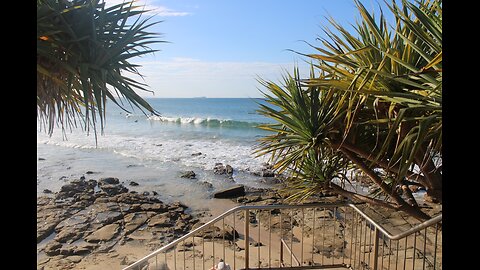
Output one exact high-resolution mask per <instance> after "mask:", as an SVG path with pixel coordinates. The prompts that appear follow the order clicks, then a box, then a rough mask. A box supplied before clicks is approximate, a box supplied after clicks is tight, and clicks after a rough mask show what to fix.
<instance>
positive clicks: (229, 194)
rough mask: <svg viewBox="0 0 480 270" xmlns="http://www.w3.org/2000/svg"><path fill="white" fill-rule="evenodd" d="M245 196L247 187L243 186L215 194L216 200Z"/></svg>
mask: <svg viewBox="0 0 480 270" xmlns="http://www.w3.org/2000/svg"><path fill="white" fill-rule="evenodd" d="M244 195H245V187H244V186H243V185H236V186H233V187H230V188H227V189H224V190H220V191H217V192H215V193H214V194H213V197H214V198H217V199H222V198H223V199H225V198H236V197H240V196H244Z"/></svg>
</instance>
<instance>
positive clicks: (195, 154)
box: [192, 152, 202, 157]
mask: <svg viewBox="0 0 480 270" xmlns="http://www.w3.org/2000/svg"><path fill="white" fill-rule="evenodd" d="M201 155H202V153H201V152H198V153H193V154H192V157H196V156H201Z"/></svg>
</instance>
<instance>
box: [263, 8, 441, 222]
mask: <svg viewBox="0 0 480 270" xmlns="http://www.w3.org/2000/svg"><path fill="white" fill-rule="evenodd" d="M355 4H356V6H357V9H358V11H359V14H360V18H361V19H360V20H359V21H357V22H356V24H355V25H353V27H354V30H355V32H356V33H352V32H349V31H348V30H346V29H345V28H344V27H342V26H341V25H340V24H338V23H337V22H336V21H335V20H334V19H332V18H329V19H328V22H329V23H330V25H331V26H333V29H335V30H336V31H335V32H334V31H331V30H330V29H329V28H328V27H324V28H323V30H324V33H325V35H326V38H321V39H319V41H320V42H321V44H322V45H323V46H314V45H310V46H311V47H312V48H313V49H314V50H315V51H316V53H310V54H305V53H300V54H301V55H303V56H305V57H307V59H310V62H311V72H310V76H309V78H300V76H299V73H298V71H297V70H295V71H294V74H293V76H292V75H290V74H287V75H286V76H285V78H284V84H283V85H278V84H276V83H274V82H269V81H263V80H261V83H262V85H263V86H264V87H265V88H266V89H267V90H269V91H268V92H269V93H268V92H267V91H263V92H264V95H265V99H266V101H267V102H268V103H270V104H271V105H273V106H271V105H262V106H260V109H259V112H260V113H262V114H263V115H265V116H267V117H269V118H272V119H274V120H275V123H273V124H266V125H262V126H261V128H262V129H265V130H269V131H272V135H269V136H265V137H264V138H262V139H261V142H260V144H259V147H258V149H257V153H258V154H259V155H267V154H268V155H270V156H271V159H272V161H273V163H274V168H276V169H277V170H278V171H279V172H285V173H287V174H288V175H289V177H288V179H287V184H289V187H290V188H292V187H293V188H294V189H295V190H297V191H298V192H297V193H295V194H294V195H293V196H292V198H305V197H307V196H309V195H311V194H314V193H316V192H318V191H322V190H329V191H333V192H336V193H338V194H341V195H344V196H346V197H348V198H351V199H352V200H356V201H363V202H367V203H373V204H377V205H381V206H384V207H388V208H392V209H395V210H400V211H404V212H406V213H408V214H410V215H412V216H415V217H417V218H419V219H426V218H428V215H426V214H425V213H424V212H422V211H421V209H420V207H419V206H418V204H417V202H416V200H415V198H414V197H413V196H412V194H411V192H410V189H409V188H408V185H410V184H416V185H420V186H423V187H424V188H425V189H426V192H427V194H428V196H430V197H431V198H433V199H434V200H437V201H439V202H441V201H442V165H441V161H442V27H441V26H442V2H441V1H438V0H432V1H428V0H427V1H417V2H415V3H411V2H407V1H402V5H401V6H398V5H397V4H396V3H395V2H393V3H391V4H387V6H388V9H389V11H390V12H392V14H393V15H394V18H395V25H389V24H387V21H386V19H385V17H384V16H383V12H380V18H379V19H378V18H377V19H378V20H377V19H376V18H375V16H374V15H373V14H371V13H369V12H368V11H367V10H366V9H365V7H364V6H363V5H362V4H361V3H360V2H359V1H355ZM351 170H359V171H361V172H362V173H363V174H365V175H366V176H368V177H369V178H370V179H371V180H372V182H373V183H374V184H375V185H376V187H377V192H375V193H372V194H367V195H365V194H359V193H356V192H354V191H352V190H349V189H347V188H346V186H344V185H342V184H339V183H346V182H348V181H350V178H351V177H350V178H349V176H348V174H347V172H348V171H351ZM335 179H338V181H336V180H335ZM342 181H343V182H342ZM379 194H381V195H383V196H378V195H379Z"/></svg>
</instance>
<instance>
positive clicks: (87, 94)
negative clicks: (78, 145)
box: [37, 0, 164, 135]
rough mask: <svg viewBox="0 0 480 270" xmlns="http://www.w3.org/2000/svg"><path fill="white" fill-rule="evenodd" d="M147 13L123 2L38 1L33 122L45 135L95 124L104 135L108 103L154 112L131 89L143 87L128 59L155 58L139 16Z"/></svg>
mask: <svg viewBox="0 0 480 270" xmlns="http://www.w3.org/2000/svg"><path fill="white" fill-rule="evenodd" d="M147 11H148V10H145V9H144V8H143V7H142V6H139V5H136V4H134V1H125V2H123V3H121V4H116V5H112V6H109V7H107V6H106V5H105V1H103V0H72V1H63V0H37V118H38V119H39V120H40V122H41V123H42V127H44V128H45V131H47V132H48V133H49V134H52V133H53V130H54V127H55V126H56V125H60V126H61V127H62V129H63V130H64V129H65V128H66V127H72V126H77V125H80V126H81V127H82V128H84V129H85V130H86V131H87V132H88V131H89V130H90V128H93V129H94V131H95V135H96V134H97V123H98V122H100V128H101V131H102V132H103V128H104V120H105V104H106V101H107V99H109V100H111V101H113V103H115V104H117V105H118V106H120V107H121V108H123V109H124V110H126V111H128V110H127V106H126V105H129V106H130V107H132V108H133V107H134V106H135V107H137V108H139V109H140V110H142V112H145V111H146V112H148V113H153V114H156V111H155V110H154V109H153V108H152V107H151V106H150V105H149V104H148V103H147V102H146V101H145V100H144V99H143V98H141V97H140V96H139V95H138V94H137V93H136V92H135V90H140V91H150V90H148V89H147V85H146V84H144V83H142V82H139V81H138V80H133V79H131V77H128V76H127V74H134V75H137V76H140V77H142V74H140V73H139V71H138V69H137V68H138V65H136V64H134V63H132V62H130V61H131V58H134V57H141V56H143V55H145V54H150V53H154V52H155V51H157V50H154V49H151V48H150V47H149V46H151V45H152V44H155V43H161V42H164V41H161V40H159V39H158V37H159V34H156V33H153V32H150V31H149V29H150V28H151V26H153V25H155V24H157V23H159V22H150V20H151V17H147V18H145V19H143V18H142V16H141V15H143V14H144V13H145V12H147Z"/></svg>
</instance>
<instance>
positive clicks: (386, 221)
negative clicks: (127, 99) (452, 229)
mask: <svg viewBox="0 0 480 270" xmlns="http://www.w3.org/2000/svg"><path fill="white" fill-rule="evenodd" d="M48 195H50V196H41V197H38V199H37V268H38V269H45V270H46V269H122V268H124V267H126V266H127V265H129V264H131V263H133V262H135V261H137V260H139V259H141V258H142V257H144V256H146V255H148V254H150V253H151V252H152V251H154V250H156V249H158V248H160V247H162V246H164V245H165V244H167V243H169V242H171V241H173V240H175V239H177V238H179V237H180V236H181V235H184V234H185V233H187V232H188V231H190V230H192V229H194V228H196V227H198V226H199V225H201V224H203V223H205V222H208V221H210V220H211V219H212V218H214V217H216V216H218V215H220V214H222V213H223V212H225V211H227V210H228V209H231V208H233V207H235V206H237V205H241V204H248V205H268V204H280V203H282V198H280V197H279V195H278V193H277V192H275V191H274V190H272V189H270V190H268V189H252V188H247V192H246V194H245V195H244V196H237V197H236V198H233V199H214V198H212V199H211V201H212V202H213V203H212V204H209V207H208V210H206V211H198V210H197V211H192V210H191V208H190V207H189V206H188V205H183V204H182V203H180V202H174V203H164V202H162V201H160V200H159V199H156V198H155V197H154V196H152V195H149V196H146V195H144V194H139V193H136V192H133V193H132V192H130V191H129V190H128V188H126V187H125V186H123V185H122V184H120V180H118V178H113V177H112V178H102V179H99V180H98V181H96V180H93V179H90V180H85V179H78V180H74V181H71V183H70V184H67V185H65V186H63V187H62V189H61V190H60V191H59V192H56V193H54V194H48ZM322 200H323V201H324V202H329V203H331V202H337V201H339V199H338V197H337V196H327V197H324V198H323V199H321V200H320V201H322ZM317 201H318V198H317ZM362 207H364V210H365V212H367V213H368V214H369V215H371V216H372V217H373V218H374V219H375V220H377V221H378V222H379V223H380V224H381V225H382V226H384V227H385V228H386V229H387V230H389V231H391V232H392V233H398V232H401V231H403V230H406V229H408V228H410V227H412V226H414V225H415V224H418V221H416V220H414V219H412V218H409V217H407V216H406V215H405V214H402V213H392V212H389V211H385V210H381V209H380V210H378V209H376V210H373V208H369V207H367V206H362ZM424 207H425V209H426V211H427V212H428V213H429V214H431V215H436V214H438V213H440V212H441V205H437V204H427V203H424ZM196 208H197V209H198V206H197V207H196ZM313 211H316V212H315V213H313ZM252 214H253V216H251V217H249V221H250V227H249V228H250V238H251V239H250V256H249V257H250V265H251V266H256V267H258V266H261V267H265V266H267V267H268V266H269V265H273V266H275V265H277V266H279V265H280V260H281V258H280V238H282V239H285V240H286V242H287V243H291V247H292V249H293V250H294V254H297V255H298V254H301V257H302V258H298V259H299V260H300V259H303V263H305V264H307V265H308V264H311V263H313V262H314V261H323V260H325V259H328V260H332V262H338V263H341V262H342V259H341V257H342V256H341V255H342V254H343V253H344V252H352V251H350V250H349V247H348V244H349V243H348V242H350V241H349V240H348V238H349V237H351V238H352V236H350V235H349V230H348V229H344V228H342V225H341V224H340V223H338V221H337V220H335V219H334V220H333V223H331V222H330V221H329V220H331V217H332V216H333V214H334V213H333V212H332V211H330V210H327V209H323V210H322V209H316V210H315V209H313V210H311V211H309V210H307V212H302V213H301V214H300V212H299V210H296V211H295V212H289V211H283V212H282V213H281V215H282V217H279V216H278V215H272V213H270V212H269V213H267V212H265V211H264V212H262V211H259V212H255V213H252ZM277 214H278V213H277ZM282 218H283V221H282ZM314 219H318V221H317V224H324V225H323V226H326V227H325V228H324V230H319V229H318V226H319V225H315V223H313V226H312V223H311V222H312V221H313V220H314ZM325 220H327V223H325ZM244 222H245V217H244V216H243V213H236V215H235V217H233V216H229V217H227V218H226V219H224V220H222V221H221V222H220V221H219V222H217V223H215V226H216V228H215V227H214V229H213V230H212V229H211V230H210V231H207V232H206V233H205V234H203V235H199V236H197V237H194V238H189V239H187V240H185V241H183V242H182V243H180V244H179V245H178V246H177V247H176V248H175V249H174V250H170V251H169V252H167V254H163V255H161V256H159V257H158V258H157V260H159V261H161V262H163V261H165V260H166V261H167V262H168V264H169V265H170V266H172V265H175V266H177V267H178V268H181V269H209V268H210V267H211V266H213V265H214V264H216V263H217V262H218V261H219V260H220V259H221V258H225V259H228V261H227V263H229V264H230V265H232V266H233V265H234V266H235V267H236V269H239V268H242V267H244V260H245V239H244V237H243V235H244V233H245V232H244V228H245V226H244V224H245V223H244ZM328 222H330V223H328ZM272 224H273V225H272ZM300 224H302V226H300ZM325 224H330V225H325ZM316 226H317V227H316ZM225 228H230V231H229V233H230V234H227V239H225V233H222V232H223V231H225ZM233 228H234V229H233ZM314 228H316V230H315V229H314ZM325 229H326V230H325ZM335 229H336V230H337V233H335ZM227 231H228V230H227ZM340 231H342V234H341V235H339V236H338V239H337V241H336V242H335V240H333V242H332V239H329V238H328V237H325V235H338V232H340ZM216 234H218V235H217V236H215V235H216ZM228 235H230V236H228ZM440 236H441V234H440ZM212 237H214V238H213V239H214V240H213V241H212ZM232 237H233V238H232ZM429 237H430V238H431V236H429ZM300 239H301V240H300ZM315 239H316V240H315ZM318 239H323V242H322V245H321V247H320V245H319V242H318V241H319V240H318ZM289 241H290V242H289ZM300 242H301V243H302V244H301V245H299V243H300ZM325 243H326V244H325ZM440 243H441V238H440ZM287 246H288V244H287ZM397 248H399V247H397ZM400 248H401V247H400ZM369 253H370V251H369V252H367V251H365V253H364V254H369ZM437 253H438V254H439V255H437V258H441V246H440V250H438V251H437ZM401 254H403V252H401ZM405 256H408V255H407V253H406V252H405ZM297 257H298V256H297ZM292 258H293V257H292ZM292 258H291V259H292ZM285 261H286V262H287V263H289V260H288V258H287V259H285ZM152 263H153V261H152ZM157 263H158V262H157ZM185 263H186V265H184V264H185ZM290 263H292V262H290ZM160 264H161V263H160Z"/></svg>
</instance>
